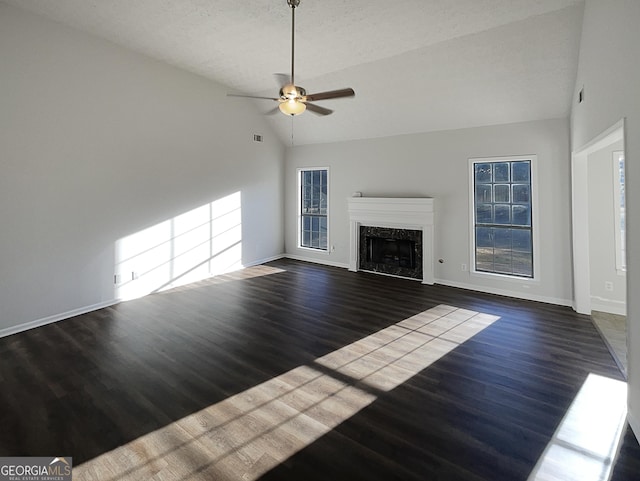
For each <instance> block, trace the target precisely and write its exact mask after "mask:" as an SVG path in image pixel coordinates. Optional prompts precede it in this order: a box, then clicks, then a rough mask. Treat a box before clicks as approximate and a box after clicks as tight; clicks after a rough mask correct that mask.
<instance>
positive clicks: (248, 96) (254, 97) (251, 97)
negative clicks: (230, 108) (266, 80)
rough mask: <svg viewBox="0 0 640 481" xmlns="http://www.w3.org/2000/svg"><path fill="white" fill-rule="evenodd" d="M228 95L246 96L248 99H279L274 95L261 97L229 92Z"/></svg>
mask: <svg viewBox="0 0 640 481" xmlns="http://www.w3.org/2000/svg"><path fill="white" fill-rule="evenodd" d="M227 97H244V98H246V99H264V100H279V99H277V98H274V97H259V96H257V95H242V94H227Z"/></svg>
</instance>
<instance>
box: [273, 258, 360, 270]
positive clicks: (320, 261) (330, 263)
mask: <svg viewBox="0 0 640 481" xmlns="http://www.w3.org/2000/svg"><path fill="white" fill-rule="evenodd" d="M283 257H286V258H287V259H293V260H296V261H303V262H313V263H314V264H322V265H324V266H331V267H341V268H343V269H348V268H349V264H348V263H343V262H333V261H329V260H327V261H325V260H324V259H316V258H313V257H304V256H299V255H297V254H285V255H284V256H283Z"/></svg>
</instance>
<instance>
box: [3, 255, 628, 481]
mask: <svg viewBox="0 0 640 481" xmlns="http://www.w3.org/2000/svg"><path fill="white" fill-rule="evenodd" d="M590 373H593V374H596V375H601V376H606V377H610V378H613V379H617V380H622V379H623V378H622V375H621V373H620V371H619V369H618V367H617V365H616V364H615V362H614V360H613V359H612V357H611V355H610V353H609V352H608V350H607V348H606V345H605V344H604V342H603V341H602V339H601V338H600V336H599V334H598V332H597V331H596V329H595V328H594V327H593V325H592V324H591V323H590V321H589V319H588V318H587V317H585V316H582V315H578V314H576V313H574V312H572V311H571V309H569V308H565V307H560V306H553V305H549V304H543V303H537V302H530V301H523V300H519V299H511V298H505V297H500V296H493V295H488V294H482V293H477V292H470V291H465V290H462V289H457V288H450V287H444V286H437V285H436V286H426V285H422V284H420V283H417V282H412V281H408V280H403V279H395V278H390V277H385V276H379V275H374V274H369V273H352V272H348V271H347V270H344V269H339V268H333V267H326V266H320V265H315V264H309V263H304V262H299V261H293V260H287V259H282V260H278V261H274V262H271V263H268V264H266V265H264V266H256V267H254V268H249V269H245V270H243V271H240V272H237V273H231V274H226V275H223V276H218V277H216V278H212V279H210V280H205V281H201V282H198V283H195V284H192V285H189V286H183V287H181V288H179V289H175V290H173V291H168V292H165V293H161V294H155V295H151V296H148V297H145V298H142V299H138V300H134V301H129V302H124V303H121V304H118V305H116V306H113V307H110V308H106V309H102V310H99V311H95V312H91V313H88V314H84V315H81V316H78V317H75V318H72V319H68V320H65V321H61V322H58V323H55V324H50V325H47V326H43V327H40V328H37V329H33V330H30V331H26V332H23V333H20V334H16V335H13V336H9V337H5V338H2V339H0V380H1V382H2V389H0V426H2V429H1V430H0V456H10V455H11V456H19V455H23V456H27V455H33V456H36V455H40V456H48V455H56V454H60V453H64V454H70V455H72V456H73V461H74V465H75V466H76V467H77V468H76V470H75V471H74V474H77V479H95V480H98V479H100V480H101V481H104V480H105V479H113V480H114V481H115V480H116V479H151V478H153V479H172V480H176V479H185V480H186V479H216V480H218V479H220V480H243V481H247V480H251V479H253V480H257V479H262V480H272V479H273V480H276V479H277V480H285V481H286V480H300V479H305V480H316V479H317V480H320V479H322V480H326V479H336V480H342V479H345V480H347V479H348V480H357V479H363V480H364V479H366V480H367V481H372V480H385V481H388V480H394V479H398V480H425V479H434V480H465V481H481V480H491V481H499V480H508V481H517V480H526V479H527V477H528V476H529V474H530V473H531V470H532V469H533V468H534V466H535V465H536V462H537V461H538V458H539V457H540V455H541V454H542V453H543V451H544V450H545V447H546V446H547V443H549V441H550V440H551V438H552V437H553V435H554V432H555V430H556V428H557V427H558V425H559V424H560V422H561V420H562V419H563V416H564V415H565V413H566V410H567V409H568V408H569V406H570V405H571V403H572V401H573V399H574V398H575V396H576V394H577V393H578V391H579V390H580V388H581V386H582V383H583V382H584V380H585V379H586V377H587V376H588V375H589V374H590ZM638 472H640V447H639V446H638V442H637V441H636V439H635V437H634V436H633V433H631V431H630V430H628V431H627V433H626V435H625V438H624V442H623V445H622V447H621V449H620V456H619V458H618V460H617V464H616V467H615V470H614V473H613V478H612V479H614V480H615V481H624V480H632V479H637V475H638ZM74 479H76V477H74Z"/></svg>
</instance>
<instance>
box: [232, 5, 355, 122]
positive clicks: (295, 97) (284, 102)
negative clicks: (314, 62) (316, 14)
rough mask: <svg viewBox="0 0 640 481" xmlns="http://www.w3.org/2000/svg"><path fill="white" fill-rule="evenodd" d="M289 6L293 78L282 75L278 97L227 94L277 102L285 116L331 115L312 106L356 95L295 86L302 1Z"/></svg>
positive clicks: (327, 110)
mask: <svg viewBox="0 0 640 481" xmlns="http://www.w3.org/2000/svg"><path fill="white" fill-rule="evenodd" d="M287 4H288V5H289V7H291V76H290V77H289V76H287V75H283V74H280V75H278V77H280V78H281V81H282V82H285V84H284V85H283V86H282V88H281V89H280V93H279V96H278V97H259V96H255V95H240V94H227V95H228V96H229V97H246V98H250V99H265V100H275V101H276V102H279V105H278V108H279V109H280V111H281V112H282V113H283V114H285V115H292V116H293V115H299V114H301V113H302V112H304V111H305V110H306V109H309V110H310V111H311V112H314V113H316V114H318V115H329V114H330V113H332V112H333V110H331V109H327V108H325V107H320V106H319V105H315V104H312V103H311V102H315V101H316V100H328V99H337V98H341V97H353V96H354V95H355V94H356V93H355V92H354V91H353V89H352V88H346V89H340V90H330V91H327V92H319V93H315V94H307V91H306V90H305V89H303V88H302V87H299V86H297V85H296V84H295V81H294V75H293V74H294V52H295V48H294V46H295V25H296V7H298V5H300V0H287Z"/></svg>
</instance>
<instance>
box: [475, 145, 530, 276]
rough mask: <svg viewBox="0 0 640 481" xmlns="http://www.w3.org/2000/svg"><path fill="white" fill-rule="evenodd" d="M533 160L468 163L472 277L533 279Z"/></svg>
mask: <svg viewBox="0 0 640 481" xmlns="http://www.w3.org/2000/svg"><path fill="white" fill-rule="evenodd" d="M533 158H534V157H530V158H526V159H521V158H517V159H515V158H510V159H471V161H470V164H471V177H472V182H471V184H472V192H473V193H472V198H473V202H472V211H473V213H472V219H473V221H472V230H473V235H472V237H473V250H472V256H473V266H474V272H486V273H492V274H503V275H508V276H516V277H524V278H533V274H534V272H533V271H534V263H533V240H534V239H533V229H532V219H533V216H532V207H533V205H532V204H533V201H532V199H533V195H532V194H533V189H532V182H531V179H532V175H531V164H532V160H533Z"/></svg>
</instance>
